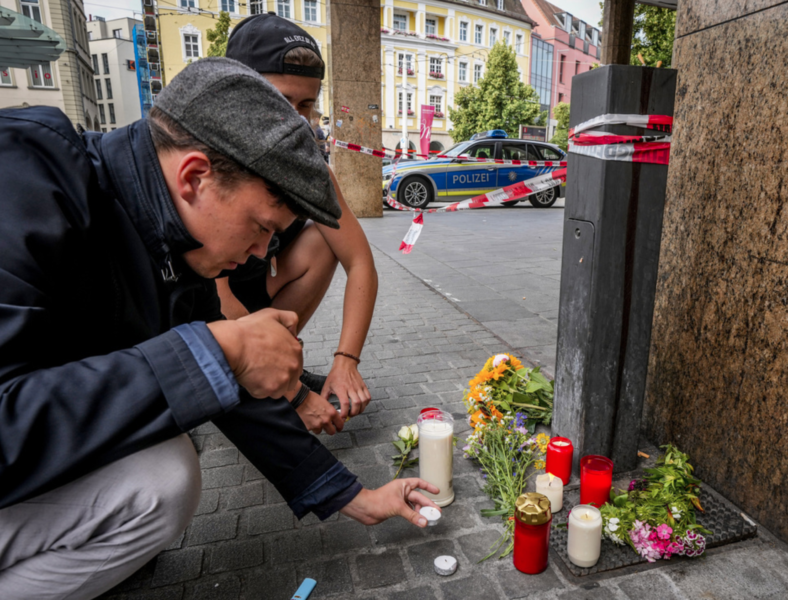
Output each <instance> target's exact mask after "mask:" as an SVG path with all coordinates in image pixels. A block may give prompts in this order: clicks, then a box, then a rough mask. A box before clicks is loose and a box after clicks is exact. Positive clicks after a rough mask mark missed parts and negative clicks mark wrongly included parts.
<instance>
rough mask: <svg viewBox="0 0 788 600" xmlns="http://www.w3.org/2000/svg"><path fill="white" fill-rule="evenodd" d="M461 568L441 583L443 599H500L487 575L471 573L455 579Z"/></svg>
mask: <svg viewBox="0 0 788 600" xmlns="http://www.w3.org/2000/svg"><path fill="white" fill-rule="evenodd" d="M459 572H460V570H458V571H457V573H455V574H454V575H452V576H451V577H449V581H447V582H446V583H441V585H440V589H441V593H442V594H443V600H498V598H499V597H500V596H498V592H496V591H495V588H494V587H493V584H492V582H491V581H490V580H489V579H488V578H487V577H486V576H485V575H478V574H471V576H470V577H466V578H465V579H455V577H456V576H457V574H458V573H459Z"/></svg>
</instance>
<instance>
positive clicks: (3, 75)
mask: <svg viewBox="0 0 788 600" xmlns="http://www.w3.org/2000/svg"><path fill="white" fill-rule="evenodd" d="M0 85H14V82H13V81H12V80H11V69H9V68H7V67H0Z"/></svg>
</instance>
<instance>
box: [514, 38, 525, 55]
mask: <svg viewBox="0 0 788 600" xmlns="http://www.w3.org/2000/svg"><path fill="white" fill-rule="evenodd" d="M514 39H515V44H514V49H515V51H516V52H517V53H518V54H519V53H522V51H523V34H522V33H518V34H517V35H516V36H515V37H514Z"/></svg>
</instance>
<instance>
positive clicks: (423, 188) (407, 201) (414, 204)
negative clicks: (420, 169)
mask: <svg viewBox="0 0 788 600" xmlns="http://www.w3.org/2000/svg"><path fill="white" fill-rule="evenodd" d="M397 201H398V202H402V204H404V205H405V206H410V207H411V208H426V206H427V205H428V204H429V203H430V202H432V186H431V185H430V183H429V181H427V180H426V179H424V178H423V177H408V178H407V179H406V180H405V181H403V182H402V183H400V184H399V185H398V186H397Z"/></svg>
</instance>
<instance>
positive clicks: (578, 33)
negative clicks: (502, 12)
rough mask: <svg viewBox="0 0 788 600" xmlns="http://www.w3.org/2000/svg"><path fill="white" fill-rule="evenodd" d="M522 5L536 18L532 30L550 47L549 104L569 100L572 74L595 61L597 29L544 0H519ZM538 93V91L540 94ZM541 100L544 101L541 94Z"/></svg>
mask: <svg viewBox="0 0 788 600" xmlns="http://www.w3.org/2000/svg"><path fill="white" fill-rule="evenodd" d="M522 3H523V8H525V11H526V12H527V13H528V15H529V16H530V17H531V18H532V19H533V20H534V21H536V22H537V25H536V27H534V33H535V34H536V35H538V36H539V38H540V39H541V40H542V42H543V43H544V44H549V45H551V46H552V47H553V56H552V73H551V79H552V82H551V83H552V90H551V94H550V102H549V104H550V106H551V107H553V106H555V105H556V104H558V103H559V102H567V103H568V102H569V101H570V100H571V97H572V77H574V76H575V75H578V74H579V73H585V72H586V71H590V70H591V69H592V68H593V66H594V65H595V64H598V63H599V41H600V37H601V33H600V31H599V29H597V28H596V27H592V26H591V25H589V24H588V23H586V22H585V21H581V20H580V19H578V18H576V17H573V16H572V15H571V14H570V13H568V12H566V11H565V10H563V9H562V8H559V7H557V6H555V5H554V4H550V3H549V2H547V0H522ZM540 97H541V94H540ZM541 101H542V103H543V104H545V101H544V98H542V100H541Z"/></svg>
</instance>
